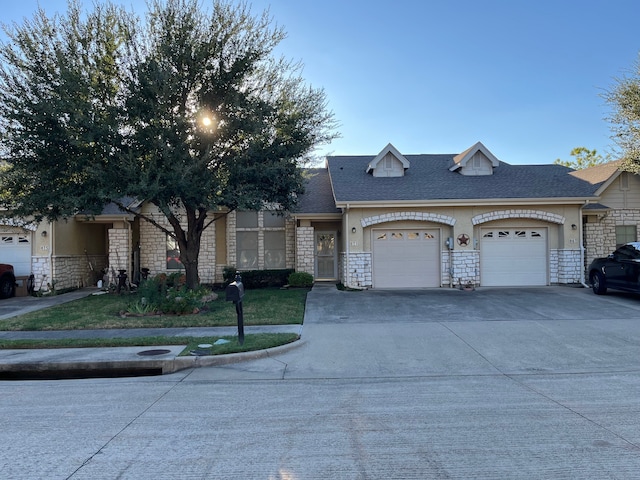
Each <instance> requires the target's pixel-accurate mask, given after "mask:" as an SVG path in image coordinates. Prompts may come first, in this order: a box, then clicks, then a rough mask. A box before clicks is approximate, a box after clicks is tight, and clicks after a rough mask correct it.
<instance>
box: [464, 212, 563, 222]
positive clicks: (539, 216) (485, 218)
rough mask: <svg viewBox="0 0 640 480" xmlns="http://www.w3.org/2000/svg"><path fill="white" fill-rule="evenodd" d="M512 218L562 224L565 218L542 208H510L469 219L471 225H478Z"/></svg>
mask: <svg viewBox="0 0 640 480" xmlns="http://www.w3.org/2000/svg"><path fill="white" fill-rule="evenodd" d="M512 218H527V219H532V220H542V221H543V222H549V223H557V224H560V225H562V224H564V222H565V218H564V217H563V216H562V215H557V214H555V213H551V212H545V211H544V210H527V209H512V210H494V211H492V212H488V213H483V214H480V215H476V216H475V217H473V218H472V219H471V223H472V224H473V225H480V224H482V223H487V222H493V221H495V220H505V219H512Z"/></svg>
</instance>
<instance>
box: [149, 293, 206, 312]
mask: <svg viewBox="0 0 640 480" xmlns="http://www.w3.org/2000/svg"><path fill="white" fill-rule="evenodd" d="M206 293H207V292H206V290H204V289H198V290H188V289H186V288H184V287H182V288H177V287H174V288H170V289H169V290H167V296H166V297H165V298H164V300H163V301H162V302H161V303H160V310H161V311H162V312H163V313H172V314H176V315H184V314H185V313H197V312H198V311H199V310H200V307H202V298H203V297H204V296H205V294H206Z"/></svg>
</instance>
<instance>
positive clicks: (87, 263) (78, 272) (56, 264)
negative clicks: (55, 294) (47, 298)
mask: <svg viewBox="0 0 640 480" xmlns="http://www.w3.org/2000/svg"><path fill="white" fill-rule="evenodd" d="M34 260H37V261H33V262H32V265H33V270H34V277H35V283H34V286H35V289H36V290H38V289H40V285H41V284H42V290H51V289H52V287H55V289H56V290H62V289H65V288H82V287H88V286H95V285H96V282H97V281H98V280H99V279H100V278H102V275H101V274H100V271H101V270H102V269H103V268H105V267H106V266H107V257H106V255H89V257H88V258H87V256H86V255H54V256H52V257H51V263H52V265H51V267H52V268H51V270H52V273H51V276H52V279H51V278H44V277H43V275H46V273H43V271H44V269H46V268H47V266H48V263H49V262H48V257H36V259H34ZM36 267H37V268H36ZM43 279H44V282H43V281H42V280H43Z"/></svg>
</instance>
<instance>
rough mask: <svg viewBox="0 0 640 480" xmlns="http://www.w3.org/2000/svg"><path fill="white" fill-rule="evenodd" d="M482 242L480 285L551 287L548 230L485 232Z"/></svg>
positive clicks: (526, 229) (506, 229) (495, 230)
mask: <svg viewBox="0 0 640 480" xmlns="http://www.w3.org/2000/svg"><path fill="white" fill-rule="evenodd" d="M481 238H482V239H481V244H480V284H481V285H483V286H530V285H531V286H534V285H547V284H548V281H547V268H548V267H547V265H548V263H549V262H548V260H547V259H548V253H547V251H548V249H547V230H546V229H545V228H502V229H492V230H484V229H483V230H482V237H481Z"/></svg>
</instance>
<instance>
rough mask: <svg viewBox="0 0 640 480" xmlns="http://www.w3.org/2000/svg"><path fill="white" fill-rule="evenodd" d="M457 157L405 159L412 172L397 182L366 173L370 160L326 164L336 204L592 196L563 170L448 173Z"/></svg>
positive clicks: (342, 158) (526, 167) (504, 165)
mask: <svg viewBox="0 0 640 480" xmlns="http://www.w3.org/2000/svg"><path fill="white" fill-rule="evenodd" d="M455 156H456V154H447V155H405V158H406V159H407V160H409V162H410V163H411V168H409V169H408V170H406V172H405V175H404V177H396V178H384V177H373V176H372V175H370V174H367V173H366V171H365V170H366V167H367V164H368V163H369V162H370V161H371V159H372V158H374V157H373V156H335V157H328V158H327V164H328V168H329V174H330V176H331V182H332V184H333V191H334V195H335V198H336V201H337V202H338V203H341V202H376V201H378V202H384V201H429V200H456V199H460V200H472V199H511V198H512V199H521V198H567V197H571V198H575V197H578V198H585V197H592V196H593V191H594V190H593V187H592V186H591V185H590V184H589V183H587V182H584V181H582V180H581V179H579V178H576V177H574V176H571V175H569V173H570V172H571V169H570V168H567V167H564V166H561V165H509V164H507V163H504V162H500V165H499V166H498V167H496V168H495V169H494V170H493V175H487V176H465V175H461V174H459V173H457V172H451V171H450V170H449V168H450V167H451V166H452V165H453V164H454V160H453V159H454V157H455Z"/></svg>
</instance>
